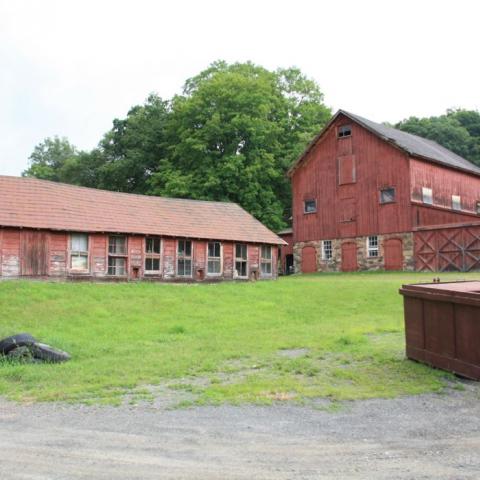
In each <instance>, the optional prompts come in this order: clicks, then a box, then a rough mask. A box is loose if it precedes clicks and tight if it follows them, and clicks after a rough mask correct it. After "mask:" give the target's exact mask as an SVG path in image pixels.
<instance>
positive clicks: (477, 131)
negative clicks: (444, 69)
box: [396, 109, 480, 165]
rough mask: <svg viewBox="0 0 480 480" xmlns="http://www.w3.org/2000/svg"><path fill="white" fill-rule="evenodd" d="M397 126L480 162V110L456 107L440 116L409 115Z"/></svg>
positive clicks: (474, 161)
mask: <svg viewBox="0 0 480 480" xmlns="http://www.w3.org/2000/svg"><path fill="white" fill-rule="evenodd" d="M396 128H399V129H400V130H404V131H406V132H409V133H413V134H415V135H419V136H420V137H424V138H428V139H430V140H435V141H436V142H437V143H439V144H440V145H442V146H444V147H445V148H448V149H449V150H452V152H455V153H457V154H458V155H460V156H462V157H464V158H466V159H467V160H470V161H471V162H473V163H476V164H477V165H480V113H479V112H477V111H473V110H463V109H453V110H447V113H446V114H445V115H440V116H438V117H429V118H417V117H410V118H407V119H406V120H403V121H401V122H399V123H398V124H397V125H396Z"/></svg>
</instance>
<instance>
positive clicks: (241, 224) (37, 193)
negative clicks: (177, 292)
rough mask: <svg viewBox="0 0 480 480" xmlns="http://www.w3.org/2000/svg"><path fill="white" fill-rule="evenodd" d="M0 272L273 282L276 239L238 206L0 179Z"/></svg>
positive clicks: (9, 275)
mask: <svg viewBox="0 0 480 480" xmlns="http://www.w3.org/2000/svg"><path fill="white" fill-rule="evenodd" d="M0 205H1V207H0V277H3V278H15V277H46V278H48V277H57V278H69V279H112V280H113V279H118V280H134V279H152V280H170V281H175V280H177V281H204V280H212V281H213V280H223V279H239V280H248V279H274V278H277V275H278V267H277V258H278V246H279V245H283V244H285V242H284V241H283V240H282V239H281V238H280V237H278V236H277V235H275V234H274V233H273V232H271V231H270V230H269V229H268V228H266V227H265V226H264V225H263V224H262V223H260V222H259V221H258V220H256V219H255V218H254V217H252V216H251V215H250V214H249V213H247V212H246V211H245V210H243V209H242V208H241V207H240V206H239V205H237V204H235V203H228V202H210V201H199V200H184V199H175V198H164V197H156V196H147V195H135V194H128V193H119V192H110V191H105V190H97V189H92V188H85V187H78V186H73V185H66V184H61V183H56V182H50V181H46V180H38V179H33V178H19V177H8V176H0Z"/></svg>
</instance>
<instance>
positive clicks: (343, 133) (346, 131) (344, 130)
mask: <svg viewBox="0 0 480 480" xmlns="http://www.w3.org/2000/svg"><path fill="white" fill-rule="evenodd" d="M351 135H352V127H351V126H350V125H342V126H341V127H338V138H343V137H350V136H351Z"/></svg>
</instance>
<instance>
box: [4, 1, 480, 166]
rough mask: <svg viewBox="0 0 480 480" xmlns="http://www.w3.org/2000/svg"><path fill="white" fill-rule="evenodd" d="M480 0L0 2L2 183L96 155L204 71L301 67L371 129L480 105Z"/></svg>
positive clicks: (330, 99) (332, 102)
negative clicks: (69, 157) (124, 121)
mask: <svg viewBox="0 0 480 480" xmlns="http://www.w3.org/2000/svg"><path fill="white" fill-rule="evenodd" d="M479 18H480V2H478V1H476V0H471V1H469V0H455V1H451V0H450V1H442V0H437V1H428V0H415V1H411V0H396V1H393V0H391V1H388V0H383V1H369V0H364V1H359V0H353V1H351V0H341V1H332V0H330V1H321V0H317V1H302V0H295V1H293V0H290V1H288V2H287V1H281V0H274V1H262V0H255V1H250V0H242V1H241V2H240V1H228V0H223V1H208V0H196V1H175V2H174V1H170V2H162V1H160V0H158V1H142V0H131V1H128V2H127V1H121V0H114V1H110V0H95V1H90V0H82V1H73V0H63V1H54V0H36V1H22V0H0V174H4V175H19V174H20V173H21V171H22V170H24V169H25V168H26V167H27V165H28V156H29V155H30V153H31V152H32V150H33V147H34V146H35V145H36V144H37V143H39V142H41V141H42V140H43V139H44V138H45V137H47V136H53V135H60V136H66V137H68V139H69V140H70V141H71V142H72V143H73V144H74V145H76V146H77V147H79V148H83V149H90V148H92V147H94V146H95V145H96V144H97V143H98V141H99V140H100V138H101V136H102V135H103V133H104V132H106V131H107V130H108V129H109V128H110V126H111V122H112V120H113V119H114V118H115V117H123V116H125V114H126V113H127V111H128V109H129V108H130V107H131V106H133V105H135V104H138V103H142V102H143V101H144V99H145V98H146V97H147V95H148V94H149V93H150V92H158V93H159V94H160V96H162V97H164V98H169V97H171V96H172V95H173V94H174V93H178V92H180V89H181V87H182V85H183V83H184V81H185V80H186V79H187V78H188V77H191V76H193V75H195V74H197V73H198V72H200V71H201V70H202V69H204V68H206V67H207V66H208V65H209V64H210V63H211V62H212V61H214V60H217V59H225V60H227V61H229V62H234V61H246V60H252V61H253V62H255V63H258V64H260V65H263V66H265V67H267V68H270V69H275V68H277V67H289V66H293V65H295V66H298V67H300V68H301V70H302V71H303V72H304V73H305V74H307V75H308V76H310V77H312V78H314V79H315V80H316V81H317V82H318V83H319V84H320V87H321V89H322V91H323V92H324V94H325V101H326V103H327V105H329V106H331V107H332V108H333V109H338V108H343V109H346V110H350V111H352V112H353V113H357V114H359V115H362V116H365V117H367V118H370V119H371V120H376V121H386V120H387V121H391V122H395V121H398V120H401V119H403V118H405V117H408V116H410V115H416V116H430V115H438V114H441V113H443V112H444V111H445V110H446V109H447V108H450V107H464V108H469V109H480V96H479V87H480V81H479V80H480V78H479V77H480V67H479V57H480V55H479V46H480V41H479V34H478V27H479Z"/></svg>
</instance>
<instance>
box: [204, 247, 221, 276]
mask: <svg viewBox="0 0 480 480" xmlns="http://www.w3.org/2000/svg"><path fill="white" fill-rule="evenodd" d="M209 243H219V244H220V273H209V272H208V260H209V259H210V258H218V257H209V256H208V244H209ZM205 273H206V275H207V277H221V276H222V275H223V243H222V242H220V241H217V240H212V241H209V242H207V244H206V252H205Z"/></svg>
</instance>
